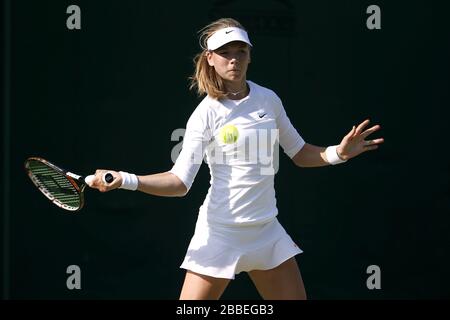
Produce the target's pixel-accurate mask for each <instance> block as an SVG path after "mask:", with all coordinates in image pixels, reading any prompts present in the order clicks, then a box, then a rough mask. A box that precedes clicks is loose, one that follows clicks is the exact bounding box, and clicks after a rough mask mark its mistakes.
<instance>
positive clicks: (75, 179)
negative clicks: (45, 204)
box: [25, 157, 86, 212]
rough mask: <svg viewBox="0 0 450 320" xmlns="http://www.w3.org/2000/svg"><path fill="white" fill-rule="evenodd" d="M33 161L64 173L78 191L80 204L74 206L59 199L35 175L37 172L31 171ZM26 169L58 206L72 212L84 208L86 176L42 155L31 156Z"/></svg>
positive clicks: (34, 181)
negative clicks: (62, 166) (54, 162)
mask: <svg viewBox="0 0 450 320" xmlns="http://www.w3.org/2000/svg"><path fill="white" fill-rule="evenodd" d="M31 161H38V162H41V163H43V164H44V165H46V166H48V167H49V168H51V169H52V170H54V171H56V172H57V173H59V174H62V175H64V176H65V177H66V178H67V180H68V181H69V182H70V184H71V185H72V186H73V187H74V188H75V190H76V191H77V193H78V196H79V198H80V205H79V206H78V208H75V207H72V206H68V205H66V204H64V203H62V202H61V201H60V200H58V199H57V198H55V197H54V196H53V195H52V194H51V193H50V192H49V191H48V190H47V189H46V187H45V186H43V185H41V183H40V182H39V181H38V179H37V178H36V177H35V174H34V173H32V172H31V169H30V167H29V164H30V162H31ZM25 170H26V172H27V175H28V177H29V178H30V179H31V181H32V182H33V183H34V185H35V186H36V187H37V188H38V189H39V191H41V193H43V194H44V195H45V196H46V197H47V198H48V199H49V200H50V201H52V202H53V203H54V204H55V205H57V206H58V207H60V208H62V209H65V210H68V211H72V212H76V211H79V210H81V209H82V208H83V206H84V189H85V188H86V182H85V181H84V177H83V176H80V175H77V174H75V173H73V172H70V171H67V170H65V169H63V168H60V167H58V166H57V165H55V164H53V163H51V162H49V161H47V160H45V159H43V158H40V157H29V158H28V159H27V160H26V161H25Z"/></svg>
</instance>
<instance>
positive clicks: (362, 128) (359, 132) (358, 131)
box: [355, 119, 370, 135]
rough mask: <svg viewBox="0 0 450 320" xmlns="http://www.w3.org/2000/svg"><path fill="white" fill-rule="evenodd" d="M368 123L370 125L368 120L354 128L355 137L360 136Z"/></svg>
mask: <svg viewBox="0 0 450 320" xmlns="http://www.w3.org/2000/svg"><path fill="white" fill-rule="evenodd" d="M369 123H370V120H369V119H367V120H364V121H363V122H361V123H360V124H359V126H358V127H357V128H356V132H355V135H360V134H361V132H362V131H363V130H364V128H365V127H366V126H367V125H368V124H369Z"/></svg>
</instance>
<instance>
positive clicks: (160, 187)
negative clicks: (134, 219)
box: [89, 170, 187, 197]
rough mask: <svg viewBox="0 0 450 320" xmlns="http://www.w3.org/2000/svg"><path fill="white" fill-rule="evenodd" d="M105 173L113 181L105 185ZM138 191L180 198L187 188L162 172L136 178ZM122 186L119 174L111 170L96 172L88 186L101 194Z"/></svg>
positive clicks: (169, 174)
mask: <svg viewBox="0 0 450 320" xmlns="http://www.w3.org/2000/svg"><path fill="white" fill-rule="evenodd" d="M106 172H110V173H111V174H112V175H113V177H114V181H113V182H111V183H108V184H105V183H104V182H103V181H102V177H103V175H104V174H105V173H106ZM137 178H138V188H137V190H138V191H141V192H145V193H148V194H152V195H155V196H162V197H182V196H184V195H186V193H187V188H186V186H185V185H184V183H183V182H182V181H181V180H180V179H179V178H178V177H177V176H176V175H174V174H173V173H171V172H162V173H156V174H149V175H145V176H137ZM121 185H122V176H121V175H120V173H119V172H116V171H111V170H97V171H96V172H95V178H94V180H93V181H92V182H91V183H90V184H89V186H90V187H91V188H95V189H98V190H99V191H101V192H106V191H111V190H114V189H117V188H119V187H120V186H121Z"/></svg>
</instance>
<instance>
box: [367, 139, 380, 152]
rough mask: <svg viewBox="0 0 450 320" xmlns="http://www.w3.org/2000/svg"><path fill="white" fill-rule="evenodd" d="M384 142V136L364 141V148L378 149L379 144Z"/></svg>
mask: <svg viewBox="0 0 450 320" xmlns="http://www.w3.org/2000/svg"><path fill="white" fill-rule="evenodd" d="M383 142H384V139H383V138H379V139H374V140H367V141H364V149H366V150H373V149H376V148H378V145H379V144H381V143H383Z"/></svg>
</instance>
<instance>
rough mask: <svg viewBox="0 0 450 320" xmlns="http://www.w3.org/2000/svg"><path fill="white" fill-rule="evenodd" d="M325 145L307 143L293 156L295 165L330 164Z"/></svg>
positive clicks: (316, 165)
mask: <svg viewBox="0 0 450 320" xmlns="http://www.w3.org/2000/svg"><path fill="white" fill-rule="evenodd" d="M325 149H326V148H325V147H319V146H315V145H312V144H309V143H306V144H305V145H304V146H303V148H302V149H301V150H300V151H299V152H297V154H296V155H295V156H294V157H293V158H292V161H294V163H295V165H297V166H299V167H304V168H311V167H323V166H327V165H329V163H328V161H327V157H326V155H325Z"/></svg>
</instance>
